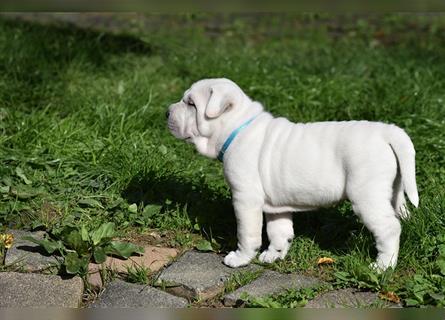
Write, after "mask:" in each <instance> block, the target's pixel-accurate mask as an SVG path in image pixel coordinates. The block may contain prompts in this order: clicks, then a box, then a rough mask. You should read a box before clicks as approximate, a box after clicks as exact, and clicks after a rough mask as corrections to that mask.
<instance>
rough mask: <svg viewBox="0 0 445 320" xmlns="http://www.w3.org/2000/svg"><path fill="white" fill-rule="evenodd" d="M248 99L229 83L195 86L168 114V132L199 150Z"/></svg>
mask: <svg viewBox="0 0 445 320" xmlns="http://www.w3.org/2000/svg"><path fill="white" fill-rule="evenodd" d="M245 97H246V96H245V95H244V93H243V92H242V90H241V89H240V88H239V87H238V86H237V85H236V84H235V83H234V82H232V81H230V80H228V79H204V80H200V81H198V82H196V83H194V84H193V85H192V86H191V88H190V89H188V90H187V91H186V92H185V93H184V96H183V97H182V100H181V101H179V102H177V103H174V104H172V105H171V106H170V107H169V109H168V111H167V117H168V128H169V130H170V131H171V133H172V134H173V135H174V136H175V137H176V138H178V139H182V140H186V141H187V142H190V143H195V144H196V145H197V147H198V143H199V144H203V143H204V140H205V139H206V140H209V139H211V137H212V136H213V135H214V134H215V133H216V132H217V131H218V130H219V129H220V127H221V125H222V123H223V122H224V121H222V120H223V118H224V117H227V116H228V114H229V113H230V112H231V110H232V109H234V106H235V105H237V106H238V105H241V104H242V102H243V100H244V98H245Z"/></svg>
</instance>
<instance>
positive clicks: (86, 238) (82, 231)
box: [80, 225, 90, 242]
mask: <svg viewBox="0 0 445 320" xmlns="http://www.w3.org/2000/svg"><path fill="white" fill-rule="evenodd" d="M80 236H81V237H82V240H83V241H86V242H88V241H90V236H89V234H88V230H87V228H85V226H84V225H82V226H81V227H80Z"/></svg>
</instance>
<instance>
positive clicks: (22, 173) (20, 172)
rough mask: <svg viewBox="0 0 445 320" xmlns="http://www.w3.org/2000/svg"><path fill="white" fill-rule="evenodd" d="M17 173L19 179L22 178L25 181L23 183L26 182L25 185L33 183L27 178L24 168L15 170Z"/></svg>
mask: <svg viewBox="0 0 445 320" xmlns="http://www.w3.org/2000/svg"><path fill="white" fill-rule="evenodd" d="M15 173H16V174H17V176H18V177H20V178H21V179H22V180H23V182H24V183H25V184H31V183H32V181H31V180H29V179H28V178H27V177H26V176H25V173H24V172H23V170H22V168H20V167H16V168H15Z"/></svg>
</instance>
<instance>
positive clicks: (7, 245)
mask: <svg viewBox="0 0 445 320" xmlns="http://www.w3.org/2000/svg"><path fill="white" fill-rule="evenodd" d="M13 242H14V235H13V234H11V233H7V234H5V240H4V243H5V248H6V249H9V248H11V247H12V244H13Z"/></svg>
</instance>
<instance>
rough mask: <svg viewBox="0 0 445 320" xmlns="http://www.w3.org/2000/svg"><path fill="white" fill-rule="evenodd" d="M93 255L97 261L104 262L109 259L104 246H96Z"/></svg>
mask: <svg viewBox="0 0 445 320" xmlns="http://www.w3.org/2000/svg"><path fill="white" fill-rule="evenodd" d="M93 257H94V261H95V262H96V263H104V262H105V260H106V259H107V255H106V254H105V249H104V248H102V247H96V248H94V252H93Z"/></svg>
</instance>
